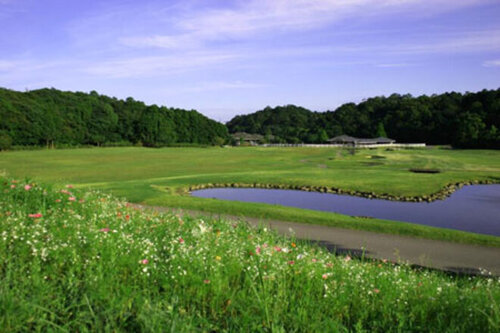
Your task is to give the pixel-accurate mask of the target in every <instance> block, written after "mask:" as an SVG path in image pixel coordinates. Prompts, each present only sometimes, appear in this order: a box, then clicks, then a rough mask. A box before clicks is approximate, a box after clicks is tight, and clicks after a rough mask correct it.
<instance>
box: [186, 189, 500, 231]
mask: <svg viewBox="0 0 500 333" xmlns="http://www.w3.org/2000/svg"><path fill="white" fill-rule="evenodd" d="M192 195H193V196H195V197H201V198H215V199H222V200H234V201H245V202H260V203H267V204H274V205H283V206H291V207H298V208H305V209H313V210H319V211H325V212H335V213H340V214H345V215H352V216H370V217H375V218H380V219H386V220H395V221H405V222H412V223H417V224H425V225H430V226H434V227H441V228H450V229H457V230H464V231H470V232H476V233H481V234H489V235H495V236H500V185H471V186H466V187H463V188H461V189H459V190H458V191H456V192H455V193H453V194H452V195H451V196H450V197H449V198H447V199H445V200H437V201H434V202H430V203H428V202H418V203H416V202H398V201H389V200H380V199H366V198H361V197H356V196H349V195H339V194H331V193H317V192H305V191H295V190H272V189H269V190H268V189H255V188H214V189H205V190H198V191H193V192H192Z"/></svg>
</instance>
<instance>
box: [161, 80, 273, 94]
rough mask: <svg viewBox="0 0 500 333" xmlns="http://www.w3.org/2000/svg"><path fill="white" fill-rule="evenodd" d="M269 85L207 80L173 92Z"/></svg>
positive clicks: (267, 85) (264, 85)
mask: <svg viewBox="0 0 500 333" xmlns="http://www.w3.org/2000/svg"><path fill="white" fill-rule="evenodd" d="M269 86H270V85H269V84H265V83H253V82H243V81H207V82H201V83H198V84H195V85H194V86H192V87H186V88H179V89H175V91H174V92H173V93H175V94H186V93H189V94H190V93H198V92H207V91H221V90H222V91H223V90H234V89H258V88H265V87H269ZM170 92H171V91H170Z"/></svg>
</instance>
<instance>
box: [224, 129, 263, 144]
mask: <svg viewBox="0 0 500 333" xmlns="http://www.w3.org/2000/svg"><path fill="white" fill-rule="evenodd" d="M231 136H232V137H233V139H234V140H236V145H238V146H239V145H240V144H242V143H244V144H247V145H251V146H256V145H258V144H260V143H263V142H264V136H262V135H260V134H250V133H245V132H236V133H233V134H231Z"/></svg>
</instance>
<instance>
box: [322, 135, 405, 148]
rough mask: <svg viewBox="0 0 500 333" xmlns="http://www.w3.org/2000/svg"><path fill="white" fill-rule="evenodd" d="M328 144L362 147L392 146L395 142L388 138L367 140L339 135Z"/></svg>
mask: <svg viewBox="0 0 500 333" xmlns="http://www.w3.org/2000/svg"><path fill="white" fill-rule="evenodd" d="M328 142H329V143H332V144H340V145H349V146H364V145H379V144H384V145H387V144H393V143H395V142H396V140H393V139H389V138H383V137H378V138H373V139H367V138H355V137H353V136H349V135H339V136H336V137H334V138H331V139H329V140H328Z"/></svg>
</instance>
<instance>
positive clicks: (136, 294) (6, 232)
mask: <svg viewBox="0 0 500 333" xmlns="http://www.w3.org/2000/svg"><path fill="white" fill-rule="evenodd" d="M0 237H1V241H0V327H2V331H56V332H57V331H69V332H73V331H80V332H86V331H88V332H94V331H145V332H149V331H150V332H155V331H156V332H164V331H176V332H182V331H186V332H187V331H309V332H314V331H317V332H332V331H333V332H334V331H340V332H343V331H358V332H361V331H375V332H377V331H379V332H388V331H394V332H397V331H429V332H444V331H449V332H473V331H474V332H495V331H498V329H500V302H499V300H500V280H499V279H498V278H492V277H478V278H471V277H469V278H464V277H451V276H447V275H444V274H443V273H438V272H430V271H415V270H412V269H411V268H409V267H407V266H405V265H393V264H390V263H384V262H375V261H368V260H351V258H349V257H336V256H334V255H332V254H329V253H327V252H326V251H325V250H322V249H320V248H318V247H315V246H312V245H308V244H306V243H299V242H294V240H293V239H285V238H283V237H280V236H278V235H277V234H275V233H274V232H271V231H269V230H266V229H263V228H260V229H252V228H250V227H248V226H247V225H245V224H233V223H231V222H228V221H224V220H214V219H203V218H196V219H193V218H189V217H183V218H180V217H178V216H176V215H172V214H157V213H150V212H145V211H140V210H134V209H131V208H129V207H127V205H126V204H125V203H123V202H121V201H118V200H116V199H114V198H113V197H111V196H109V195H107V194H102V193H98V192H84V191H79V190H75V189H72V188H64V189H62V190H60V189H58V188H51V187H50V186H49V187H42V186H40V185H37V184H34V183H27V182H15V181H12V180H6V179H0Z"/></svg>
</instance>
